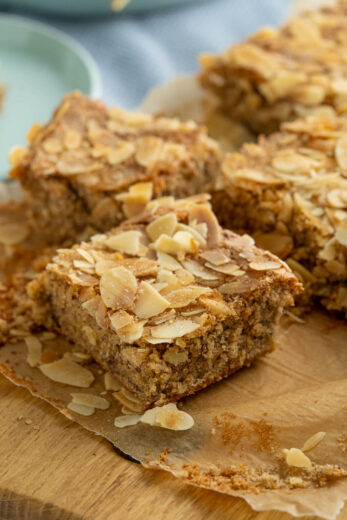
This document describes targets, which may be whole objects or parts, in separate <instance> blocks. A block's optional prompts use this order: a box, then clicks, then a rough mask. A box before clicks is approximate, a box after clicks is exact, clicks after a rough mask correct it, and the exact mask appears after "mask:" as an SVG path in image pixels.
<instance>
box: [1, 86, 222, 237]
mask: <svg viewBox="0 0 347 520" xmlns="http://www.w3.org/2000/svg"><path fill="white" fill-rule="evenodd" d="M27 137H28V140H29V143H30V144H29V146H28V147H27V148H22V147H17V148H14V149H13V151H12V153H11V154H10V161H11V163H12V165H13V168H12V171H11V173H10V175H11V177H13V178H16V179H18V180H19V181H20V183H21V184H22V186H23V188H24V189H25V190H26V191H27V192H28V193H29V197H30V202H31V206H32V208H33V217H34V218H33V220H34V222H36V229H37V230H38V229H39V228H40V230H41V233H42V234H43V236H44V241H45V242H55V243H59V242H61V241H62V240H63V239H64V238H66V237H68V238H72V239H75V240H76V238H77V237H78V233H79V232H83V231H84V230H85V229H86V227H87V226H89V227H92V228H94V232H96V231H104V230H105V229H110V228H111V227H112V226H115V225H118V224H119V223H120V222H121V221H122V220H124V218H126V217H127V218H129V217H132V216H133V215H134V214H136V213H137V212H138V211H139V210H141V209H143V208H144V206H145V205H146V203H147V202H148V201H149V200H150V199H151V198H152V197H157V196H159V195H166V194H170V195H174V196H176V197H185V196H187V195H194V194H195V193H199V192H201V191H204V189H205V188H206V186H207V185H208V184H209V183H210V181H211V179H212V178H213V177H214V176H215V174H216V172H217V169H218V167H219V166H220V160H219V149H218V145H217V144H216V143H215V142H214V141H213V140H212V139H210V138H209V137H207V134H206V131H205V129H204V128H202V127H199V126H198V125H197V124H196V123H194V122H193V121H188V122H187V123H182V122H180V121H179V120H178V119H168V118H161V117H151V116H149V115H146V114H140V113H135V112H126V111H124V110H121V109H119V108H110V109H107V108H106V106H105V105H104V104H103V103H102V102H101V101H95V100H92V99H89V98H87V97H85V96H83V95H82V94H80V93H78V92H76V93H72V94H69V95H67V96H66V97H65V98H64V99H63V101H62V103H61V104H60V106H59V107H58V108H57V109H56V111H55V113H54V115H53V117H52V119H51V121H50V122H49V123H47V124H46V125H44V126H43V127H40V126H39V125H34V126H33V127H32V128H31V129H30V131H29V133H28V136H27ZM149 183H150V184H149Z"/></svg>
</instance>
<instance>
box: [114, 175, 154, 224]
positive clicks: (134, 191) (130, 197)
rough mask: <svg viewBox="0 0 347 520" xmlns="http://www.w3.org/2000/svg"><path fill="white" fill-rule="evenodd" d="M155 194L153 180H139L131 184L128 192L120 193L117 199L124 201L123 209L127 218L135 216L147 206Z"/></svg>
mask: <svg viewBox="0 0 347 520" xmlns="http://www.w3.org/2000/svg"><path fill="white" fill-rule="evenodd" d="M152 196H153V183H152V182H138V183H137V184H133V185H132V186H130V188H129V191H128V192H127V193H119V194H118V195H116V196H115V199H116V200H121V201H123V202H124V205H123V211H124V214H125V216H126V217H127V218H131V217H135V216H136V215H138V214H139V213H141V211H143V210H144V209H145V207H146V204H147V202H149V201H150V200H151V198H152Z"/></svg>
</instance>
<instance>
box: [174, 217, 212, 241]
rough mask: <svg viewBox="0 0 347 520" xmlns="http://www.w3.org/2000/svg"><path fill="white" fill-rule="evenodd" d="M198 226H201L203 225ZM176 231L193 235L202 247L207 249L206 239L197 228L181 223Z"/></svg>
mask: <svg viewBox="0 0 347 520" xmlns="http://www.w3.org/2000/svg"><path fill="white" fill-rule="evenodd" d="M198 225H199V226H201V224H198ZM175 231H187V232H188V233H189V234H190V235H193V237H194V239H195V240H196V242H197V243H198V244H199V246H200V247H206V239H205V238H204V237H203V236H202V235H201V234H200V233H199V232H198V231H197V230H196V226H195V227H193V226H190V225H189V226H186V225H185V224H182V223H179V224H177V226H176V229H175Z"/></svg>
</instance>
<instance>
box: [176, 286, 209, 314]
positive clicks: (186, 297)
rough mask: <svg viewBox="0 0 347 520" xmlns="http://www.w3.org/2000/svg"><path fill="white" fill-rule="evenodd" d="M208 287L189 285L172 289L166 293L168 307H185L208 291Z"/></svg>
mask: <svg viewBox="0 0 347 520" xmlns="http://www.w3.org/2000/svg"><path fill="white" fill-rule="evenodd" d="M210 291H211V289H210V288H209V287H198V286H190V287H184V288H181V289H178V290H176V291H172V292H170V293H168V294H167V295H166V298H167V301H168V302H169V305H170V307H172V308H174V309H176V308H179V307H186V306H187V305H189V304H191V303H193V302H195V301H196V300H197V298H199V296H201V295H202V294H206V293H207V292H210Z"/></svg>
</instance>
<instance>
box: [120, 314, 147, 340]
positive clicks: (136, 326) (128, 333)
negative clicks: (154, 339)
mask: <svg viewBox="0 0 347 520" xmlns="http://www.w3.org/2000/svg"><path fill="white" fill-rule="evenodd" d="M145 323H146V320H142V321H137V322H135V323H132V324H131V325H126V326H125V327H122V328H121V329H119V330H118V331H117V333H118V336H119V339H120V340H121V341H122V342H123V343H129V344H131V343H134V342H135V341H137V340H138V339H140V338H141V337H142V335H143V328H144V325H145Z"/></svg>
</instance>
